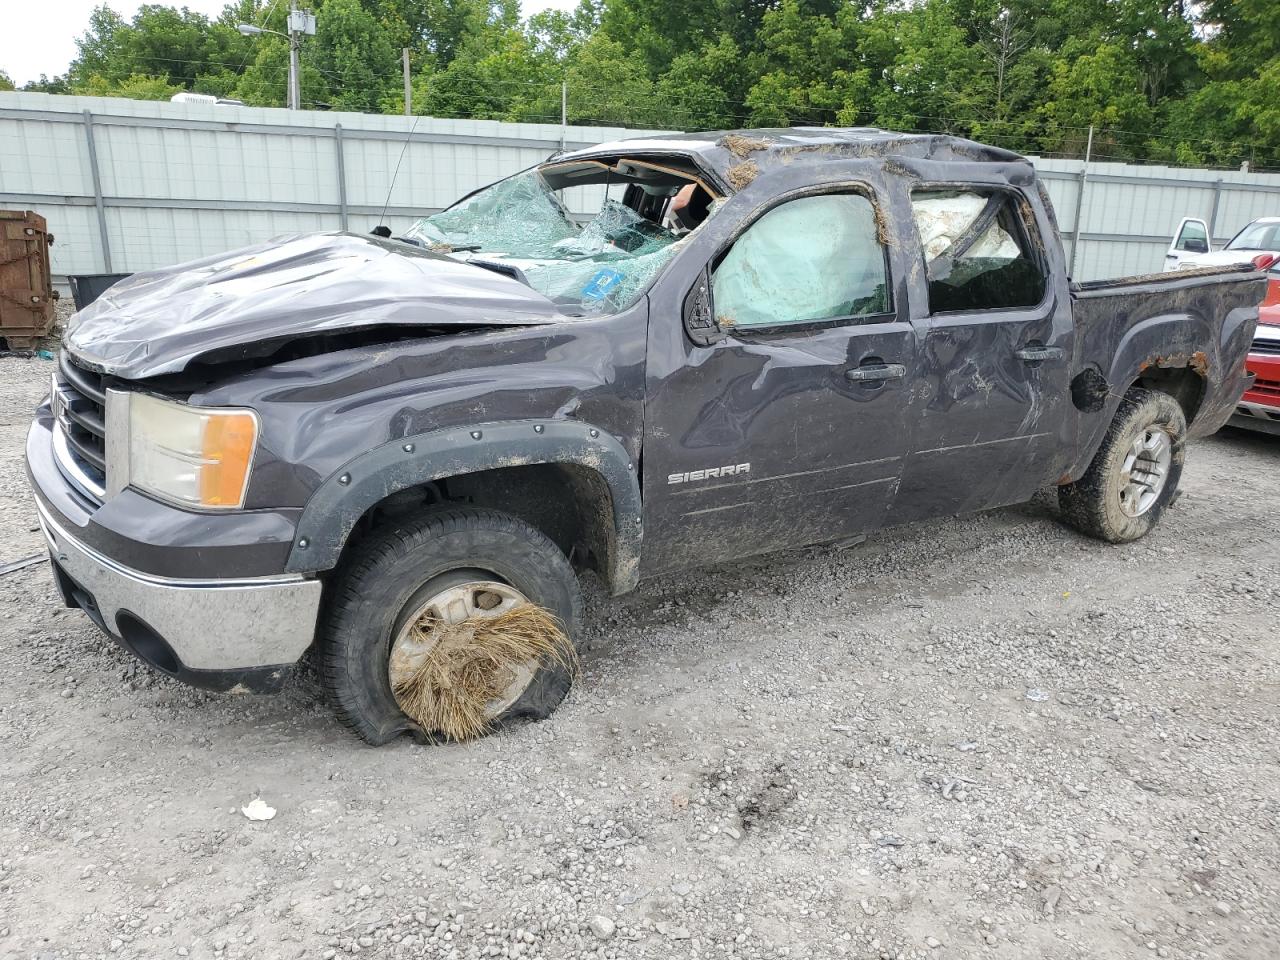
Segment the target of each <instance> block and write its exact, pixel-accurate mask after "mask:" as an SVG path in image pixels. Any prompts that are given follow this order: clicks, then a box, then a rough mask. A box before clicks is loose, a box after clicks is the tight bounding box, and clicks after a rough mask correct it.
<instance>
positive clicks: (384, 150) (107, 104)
mask: <svg viewBox="0 0 1280 960" xmlns="http://www.w3.org/2000/svg"><path fill="white" fill-rule="evenodd" d="M411 132H412V136H411V137H410V136H409V135H410V133H411ZM647 132H648V131H643V130H626V129H622V128H609V127H568V128H567V129H565V130H563V131H562V130H561V128H560V127H559V126H555V125H550V124H531V123H530V124H525V123H519V124H517V123H498V122H496V121H490V120H439V119H433V118H428V117H420V118H409V117H395V116H378V115H370V114H357V113H327V112H319V111H297V112H290V111H287V110H277V109H258V108H248V107H236V106H215V105H210V104H199V103H151V102H146V101H138V100H120V99H104V98H99V97H57V96H50V95H48V94H38V93H0V207H16V208H29V209H32V210H35V211H36V212H38V213H41V214H43V215H44V216H45V217H47V218H48V220H49V226H50V230H51V231H52V232H53V233H54V234H55V235H56V237H57V243H56V244H55V245H54V247H53V271H54V273H55V274H58V275H66V274H85V273H99V272H130V271H136V270H145V269H149V268H152V267H158V266H164V265H167V264H171V263H177V262H180V261H183V260H189V259H193V258H196V257H201V256H205V255H208V254H213V253H217V252H219V251H222V250H228V249H232V248H235V247H240V246H244V245H246V244H250V243H256V242H259V241H261V240H264V239H267V238H269V237H272V236H276V235H278V234H282V233H292V232H297V231H307V230H334V229H339V228H342V227H346V228H348V229H351V230H356V231H367V230H369V229H371V228H372V227H373V226H375V225H376V224H377V223H380V222H386V223H387V224H388V225H389V226H391V228H392V229H393V230H395V231H400V230H403V229H404V228H405V227H407V226H408V225H409V223H410V222H412V220H413V218H414V217H416V216H421V215H422V214H424V213H430V212H432V211H434V210H438V209H440V208H442V207H444V206H447V205H448V204H450V203H452V202H453V201H454V200H456V199H457V198H458V197H460V196H462V195H463V194H465V193H467V192H469V191H471V190H474V189H475V188H477V187H480V186H483V185H484V184H486V183H490V182H492V181H494V180H497V179H499V178H500V177H503V176H505V175H507V174H510V173H513V172H515V171H516V170H519V169H522V168H524V167H527V166H529V165H531V164H534V163H537V162H538V161H540V160H543V159H545V158H546V157H547V156H548V155H549V154H551V153H552V152H553V151H554V150H556V149H558V148H559V146H560V144H561V139H562V137H563V138H564V142H565V144H566V145H567V146H569V147H571V148H572V147H578V146H586V145H588V144H592V143H599V142H601V141H604V140H614V139H619V138H623V137H627V136H642V135H644V134H645V133H647ZM406 144H407V146H406ZM402 152H403V159H401V156H402ZM95 160H96V164H95ZM397 163H399V165H400V171H399V175H398V176H397V177H396V179H395V186H394V189H393V190H392V192H391V196H390V198H389V205H388V207H387V215H386V216H385V217H381V216H380V214H381V210H382V207H383V204H384V203H388V197H387V186H388V184H389V183H390V182H391V178H392V175H393V173H394V171H395V169H396V165H397ZM1035 163H1036V166H1037V168H1038V169H1039V171H1040V173H1041V175H1042V176H1043V177H1044V179H1045V182H1046V184H1047V186H1048V189H1049V194H1050V196H1051V197H1052V199H1053V202H1054V207H1055V208H1056V210H1057V214H1058V221H1059V224H1060V225H1061V228H1062V234H1063V238H1064V242H1065V244H1066V246H1067V249H1068V253H1070V246H1071V237H1072V234H1073V232H1074V230H1075V222H1076V209H1077V202H1078V198H1079V196H1080V172H1081V166H1082V164H1081V163H1080V162H1079V161H1076V160H1044V159H1037V160H1035ZM95 167H96V171H97V183H95V177H94V171H95ZM99 203H100V204H101V216H99V209H98V205H99ZM1266 215H1280V175H1275V174H1246V173H1240V172H1236V171H1216V170H1191V169H1183V168H1171V167H1158V166H1135V165H1127V164H1117V163H1095V164H1090V165H1089V170H1088V180H1087V185H1086V188H1085V191H1084V199H1083V204H1082V205H1081V207H1080V219H1081V243H1080V250H1079V254H1078V256H1077V258H1076V270H1075V275H1076V277H1077V278H1079V279H1084V280H1088V279H1096V278H1102V277H1113V276H1122V275H1125V274H1133V273H1149V272H1153V271H1158V270H1159V269H1160V268H1161V266H1162V264H1163V261H1164V253H1165V249H1166V248H1167V246H1168V244H1169V238H1170V236H1171V234H1172V233H1173V231H1174V229H1175V227H1176V226H1177V224H1178V221H1179V220H1180V219H1181V218H1182V217H1184V216H1200V217H1203V218H1204V219H1205V220H1207V221H1209V222H1210V223H1211V225H1212V226H1213V228H1214V229H1213V233H1214V238H1215V240H1216V241H1218V242H1224V241H1225V240H1227V239H1228V238H1230V237H1231V236H1232V235H1234V234H1235V232H1236V231H1237V230H1239V229H1240V228H1241V227H1243V226H1244V225H1245V224H1246V223H1248V222H1249V221H1250V220H1253V219H1255V218H1257V217H1260V216H1266ZM104 234H105V250H104ZM107 252H109V261H110V262H109V263H108V256H107Z"/></svg>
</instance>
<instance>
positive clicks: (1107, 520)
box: [1058, 387, 1187, 543]
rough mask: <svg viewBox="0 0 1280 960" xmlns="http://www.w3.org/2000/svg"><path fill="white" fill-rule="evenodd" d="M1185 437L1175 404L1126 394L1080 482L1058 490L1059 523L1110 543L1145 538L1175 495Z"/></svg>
mask: <svg viewBox="0 0 1280 960" xmlns="http://www.w3.org/2000/svg"><path fill="white" fill-rule="evenodd" d="M1186 437H1187V422H1186V418H1185V416H1184V415H1183V413H1182V407H1181V406H1180V405H1179V404H1178V401H1176V400H1175V399H1173V397H1171V396H1169V395H1168V394H1167V393H1161V392H1159V391H1157V390H1146V389H1143V388H1141V387H1134V388H1132V389H1130V390H1129V392H1128V393H1127V394H1126V395H1125V398H1124V399H1123V400H1122V401H1120V407H1119V409H1118V410H1116V415H1115V419H1113V420H1112V421H1111V426H1110V427H1109V428H1108V430H1107V434H1106V436H1105V437H1104V438H1103V440H1102V446H1101V447H1099V448H1098V452H1097V453H1096V454H1095V455H1094V458H1093V462H1092V463H1090V464H1089V469H1088V470H1086V471H1085V473H1084V476H1082V477H1081V478H1080V479H1079V480H1077V481H1076V482H1075V483H1068V484H1065V485H1063V486H1061V487H1059V488H1058V503H1059V505H1060V506H1061V508H1062V517H1063V519H1064V520H1065V521H1066V522H1067V523H1069V524H1070V525H1071V526H1073V527H1075V528H1076V529H1077V530H1079V531H1080V532H1081V533H1087V534H1089V535H1090V536H1092V537H1097V538H1098V539H1100V540H1106V541H1109V542H1111V543H1128V542H1129V541H1132V540H1137V539H1138V538H1140V537H1143V536H1145V535H1146V534H1147V532H1148V531H1150V530H1151V528H1152V527H1154V526H1155V525H1156V524H1157V523H1158V522H1159V521H1160V517H1161V515H1162V514H1163V513H1164V510H1165V508H1166V507H1167V506H1168V505H1169V502H1170V500H1171V499H1172V498H1173V496H1174V494H1175V493H1176V491H1177V489H1178V481H1179V480H1180V479H1181V477H1182V461H1183V454H1184V448H1185V445H1186Z"/></svg>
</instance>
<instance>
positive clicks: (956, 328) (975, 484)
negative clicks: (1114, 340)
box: [893, 186, 1072, 521]
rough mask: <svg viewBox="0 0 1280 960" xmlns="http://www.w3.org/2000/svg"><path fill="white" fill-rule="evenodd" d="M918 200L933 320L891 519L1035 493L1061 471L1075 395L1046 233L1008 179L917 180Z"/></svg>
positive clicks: (924, 283) (1066, 318)
mask: <svg viewBox="0 0 1280 960" xmlns="http://www.w3.org/2000/svg"><path fill="white" fill-rule="evenodd" d="M911 206H912V213H913V219H914V221H915V226H916V231H917V234H918V236H919V243H920V248H921V250H922V252H923V259H924V269H923V270H922V271H918V272H917V276H918V277H919V278H920V279H919V280H918V282H917V283H916V285H915V287H914V288H913V291H912V293H913V298H914V299H915V300H917V301H920V300H923V301H924V302H923V303H917V310H916V311H914V312H916V314H917V315H919V313H920V312H921V311H920V309H919V308H921V307H923V312H924V313H926V314H927V326H926V332H925V337H924V344H923V348H922V351H921V357H920V380H919V384H918V387H917V393H916V396H915V398H914V401H913V418H914V420H915V436H914V441H913V450H912V454H911V456H910V458H909V459H908V461H907V464H906V467H905V469H904V472H903V478H902V488H901V491H900V493H899V496H898V501H897V504H896V507H895V510H894V514H893V519H894V520H895V521H907V520H916V519H923V518H926V517H934V516H942V515H948V514H954V513H964V512H967V511H971V510H980V509H984V508H987V507H995V506H1000V505H1003V504H1008V503H1019V502H1022V501H1025V500H1028V499H1030V498H1031V497H1032V496H1033V495H1034V493H1035V491H1036V490H1037V489H1038V488H1039V487H1040V486H1042V485H1043V484H1044V483H1046V482H1049V481H1051V480H1052V479H1054V478H1056V475H1057V474H1056V472H1055V471H1056V470H1057V468H1058V465H1059V464H1060V463H1061V462H1062V458H1063V456H1064V451H1063V444H1062V440H1061V436H1060V434H1061V430H1062V427H1063V418H1064V416H1065V415H1066V407H1065V404H1066V403H1068V402H1069V400H1068V392H1069V391H1068V376H1069V375H1068V370H1069V364H1070V360H1071V347H1072V327H1071V305H1070V302H1069V297H1068V294H1067V293H1066V287H1065V285H1064V284H1054V283H1053V282H1051V277H1052V273H1051V270H1050V266H1049V258H1048V257H1047V256H1046V254H1045V248H1044V242H1043V236H1044V235H1045V234H1044V233H1043V232H1042V230H1041V227H1040V225H1039V224H1038V223H1037V220H1036V216H1035V213H1034V207H1033V206H1032V204H1031V203H1030V202H1029V201H1028V200H1027V198H1026V197H1024V196H1022V195H1021V194H1020V193H1019V192H1018V191H1017V190H1015V189H1011V188H1004V187H978V186H962V187H957V186H928V187H919V188H917V189H915V190H914V191H912V193H911Z"/></svg>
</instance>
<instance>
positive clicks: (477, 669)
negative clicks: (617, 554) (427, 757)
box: [320, 508, 581, 744]
mask: <svg viewBox="0 0 1280 960" xmlns="http://www.w3.org/2000/svg"><path fill="white" fill-rule="evenodd" d="M580 608H581V597H580V594H579V591H578V582H577V578H576V577H575V576H574V573H573V570H572V568H571V567H570V566H569V562H568V560H567V559H566V558H565V556H564V554H563V553H562V552H561V551H560V549H559V548H558V547H556V545H555V544H554V543H552V542H551V540H549V539H548V538H547V537H546V536H545V535H544V534H543V533H541V532H540V531H539V530H537V529H536V528H534V527H532V526H530V525H529V524H527V523H525V522H523V521H521V520H518V519H516V518H515V517H511V516H509V515H507V514H503V513H500V512H498V511H495V510H485V509H473V508H455V509H448V510H443V511H440V512H438V513H433V514H430V515H427V516H424V517H421V518H418V519H416V520H414V521H412V522H410V523H409V524H407V525H404V526H401V527H397V528H395V529H391V530H388V531H386V532H384V533H381V534H375V535H374V536H373V537H371V538H370V539H369V540H368V541H367V542H365V543H364V544H361V545H360V546H358V547H356V548H355V552H354V555H353V556H352V557H350V558H349V559H348V560H347V562H346V563H345V564H344V567H343V569H342V571H341V572H340V574H339V575H338V577H337V579H336V581H335V583H334V586H333V592H332V599H331V601H330V604H329V608H328V616H327V621H326V625H325V631H324V635H323V637H322V639H321V647H320V653H321V665H322V672H323V675H324V679H325V683H326V686H327V687H328V688H329V691H330V693H331V695H332V697H333V700H334V703H335V704H336V706H337V711H338V715H339V717H340V718H341V719H342V720H343V721H344V722H345V723H346V724H347V725H348V726H350V727H351V728H352V729H353V730H354V731H355V732H356V733H357V734H359V735H360V736H361V737H362V738H363V739H365V740H367V741H369V742H370V743H373V744H381V743H386V742H387V741H388V740H391V739H392V738H394V737H395V736H397V735H399V734H401V733H412V734H415V735H417V736H418V737H419V738H421V739H451V738H454V739H456V738H461V737H462V736H466V735H475V734H478V733H483V732H487V731H488V730H490V729H493V728H496V727H498V726H501V725H502V724H505V723H509V722H511V721H513V720H518V719H533V720H540V719H543V718H545V717H547V716H549V715H550V714H551V712H552V711H553V710H554V709H555V708H556V707H557V706H558V705H559V704H560V702H561V701H562V700H563V699H564V698H565V696H566V694H567V693H568V691H569V687H570V685H571V683H572V679H573V664H574V661H573V654H572V647H571V645H569V640H568V638H569V637H572V635H573V634H572V631H573V630H574V628H575V626H576V623H577V620H578V616H579V613H580ZM548 615H549V616H548ZM515 621H519V622H520V623H521V624H523V625H524V626H523V629H524V631H525V633H524V634H523V635H522V636H520V637H517V638H516V640H517V642H516V643H510V642H507V640H508V638H506V637H500V638H499V640H500V642H501V643H502V646H501V648H500V649H499V651H498V653H497V654H495V653H494V650H495V647H494V646H493V644H492V643H489V640H490V639H491V638H492V633H493V631H494V629H495V628H496V627H497V626H500V625H502V624H507V623H512V622H515ZM529 623H532V624H533V625H534V627H535V628H541V627H543V626H545V627H547V629H548V630H558V631H559V634H558V637H555V638H550V637H548V638H545V639H544V640H539V639H538V638H537V637H536V636H534V637H533V638H532V639H533V641H534V644H533V646H528V645H527V641H528V640H529V639H530V638H529V637H528V624H529ZM520 643H525V644H526V645H525V646H520V645H519V644H520ZM486 644H488V645H486ZM424 677H425V678H427V681H429V682H427V683H426V684H425V685H424V683H423V682H422V678H424ZM462 691H465V696H464V695H463V692H462ZM468 698H470V699H468ZM460 709H461V711H462V714H463V716H462V717H461V718H460V719H459V710H460ZM468 730H469V731H471V734H467V733H465V732H459V731H468Z"/></svg>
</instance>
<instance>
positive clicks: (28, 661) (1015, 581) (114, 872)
mask: <svg viewBox="0 0 1280 960" xmlns="http://www.w3.org/2000/svg"><path fill="white" fill-rule="evenodd" d="M51 366H52V365H51V364H50V363H49V362H48V361H44V360H39V359H21V358H4V359H0V403H3V410H4V414H3V416H2V417H0V477H2V479H3V482H4V485H5V490H6V495H5V496H4V498H3V500H2V501H0V542H3V543H4V545H5V546H4V550H3V553H2V554H0V562H5V561H8V560H13V559H17V558H19V557H21V556H24V555H27V554H31V553H34V552H36V551H38V550H40V549H42V541H41V538H40V534H39V532H38V530H37V528H36V522H35V509H34V507H33V505H32V502H31V497H30V494H29V492H28V491H27V489H26V480H25V475H24V468H23V465H22V446H23V437H24V435H25V432H26V427H27V421H28V416H29V411H30V410H31V408H32V407H33V406H34V405H35V403H36V402H37V401H38V399H39V398H40V397H41V396H42V395H43V394H44V393H45V391H46V389H47V382H48V377H49V371H50V369H51ZM1278 466H1280V439H1277V440H1273V439H1270V438H1266V437H1260V436H1253V435H1248V434H1244V433H1240V432H1236V431H1230V430H1228V431H1224V432H1223V433H1221V434H1219V435H1218V436H1216V437H1213V438H1210V439H1208V440H1204V441H1200V442H1197V443H1195V444H1194V445H1193V446H1192V448H1191V450H1190V455H1189V460H1188V465H1187V468H1186V472H1185V473H1184V476H1183V490H1184V494H1183V496H1182V498H1181V500H1179V501H1178V503H1177V505H1176V508H1175V509H1174V510H1172V511H1170V513H1169V514H1168V515H1167V516H1166V517H1165V519H1164V521H1163V524H1162V526H1161V527H1159V528H1158V530H1157V532H1156V534H1155V535H1153V536H1151V537H1149V538H1147V539H1146V540H1144V541H1141V542H1139V543H1136V544H1132V545H1129V546H1124V547H1113V546H1107V545H1104V544H1101V543H1098V542H1094V541H1090V540H1087V539H1085V538H1083V537H1081V536H1078V535H1076V534H1075V533H1072V532H1070V531H1069V530H1067V529H1065V528H1064V527H1062V526H1060V525H1058V523H1057V522H1056V521H1055V520H1054V518H1053V513H1054V509H1055V507H1054V500H1053V499H1052V497H1049V496H1044V497H1042V498H1040V499H1038V500H1037V501H1036V502H1035V503H1032V504H1029V505H1026V506H1023V507H1018V508H1013V509H1006V510H1000V511H996V512H993V513H988V514H983V515H979V516H974V517H966V518H961V519H953V520H947V521H943V522H940V523H935V524H931V525H919V526H915V527H911V528H907V529H900V530H892V531H887V532H885V533H882V534H879V535H877V536H875V537H873V538H871V540H870V541H869V542H867V543H865V544H863V545H862V546H859V547H856V548H853V549H849V550H837V549H834V548H825V547H824V548H815V549H811V550H805V551H793V552H791V553H788V554H785V555H782V556H780V557H776V558H772V559H767V560H763V559H762V560H758V561H751V562H747V563H740V564H736V565H733V566H726V567H720V568H716V569H712V570H708V571H704V572H699V573H695V574H691V575H688V576H683V577H679V578H670V579H664V580H660V581H654V582H649V583H646V584H644V585H643V586H642V587H641V589H640V590H639V591H637V592H636V593H634V594H631V595H629V596H627V597H623V598H621V599H619V600H614V601H610V600H607V599H606V598H604V597H603V596H602V595H601V593H600V591H599V589H598V588H595V587H594V586H592V585H588V586H589V587H590V590H589V596H588V613H587V622H586V628H585V635H584V643H585V644H586V646H587V648H588V649H587V651H586V653H585V655H584V673H583V676H582V677H581V679H580V681H579V683H578V685H577V686H576V687H575V689H574V690H573V692H572V693H571V694H570V696H569V699H568V700H567V701H566V702H565V704H564V705H563V706H562V707H561V709H560V710H559V711H558V713H556V715H555V716H554V717H553V718H552V719H551V720H549V721H547V722H545V723H541V724H535V725H525V726H520V727H515V728H512V729H508V730H505V731H503V732H501V733H500V734H498V735H496V736H493V737H491V738H489V739H487V740H483V741H480V742H476V743H472V744H468V745H445V746H434V747H423V746H418V745H415V744H414V743H412V742H410V741H408V740H403V741H401V742H397V743H395V744H393V745H391V746H389V747H385V748H381V749H373V748H370V747H367V746H365V745H364V744H362V743H360V742H359V741H357V740H356V739H354V738H353V737H352V736H351V735H350V734H349V733H347V731H346V730H345V729H344V728H343V727H342V726H341V725H340V724H339V723H338V722H337V721H336V720H335V719H334V718H333V716H332V715H331V713H330V710H329V707H328V705H327V704H326V703H325V702H324V699H323V697H322V695H321V693H320V691H319V689H318V687H317V686H316V684H315V682H314V680H313V679H310V678H309V677H307V676H303V677H302V678H300V679H299V680H298V681H297V682H295V683H294V684H293V685H292V686H291V687H290V688H289V689H288V691H287V692H286V693H285V694H283V695H281V696H278V697H233V696H223V695H214V694H206V693H202V692H200V691H196V690H192V689H189V688H187V687H184V686H181V685H179V684H177V683H175V682H172V681H170V680H168V679H167V678H165V677H163V676H161V675H159V674H157V673H154V672H152V671H150V670H149V669H148V668H146V667H144V666H142V665H139V664H137V663H135V662H134V661H133V660H132V659H131V658H129V657H128V656H127V655H126V654H124V653H123V652H121V651H120V650H118V649H117V648H116V647H114V646H113V645H112V644H111V643H110V642H109V641H108V640H106V639H105V638H104V637H102V636H101V635H100V634H99V633H98V631H97V630H96V629H95V628H94V627H93V626H92V625H91V624H90V622H89V620H88V619H87V618H86V617H85V616H84V615H83V614H82V613H81V612H79V611H70V610H63V609H60V608H59V606H58V603H57V599H56V595H55V592H54V588H53V585H52V582H51V579H50V574H49V569H48V566H47V564H39V565H37V566H34V567H31V568H28V569H25V570H21V571H18V572H15V573H11V574H9V575H7V576H4V577H3V578H0V957H3V958H9V957H15V958H16V957H23V958H26V957H38V958H45V957H73V958H75V957H111V958H132V957H138V958H155V957H173V956H181V957H195V958H210V957H222V958H233V957H236V958H238V957H246V958H248V957H252V958H276V957H280V958H289V957H307V958H312V957H317V958H329V957H335V956H337V957H345V956H347V955H361V956H369V957H466V958H471V957H493V956H500V957H517V956H522V957H530V958H536V957H542V958H547V960H558V958H573V957H586V956H592V957H598V958H633V957H635V958H640V957H645V958H663V960H665V958H693V957H700V958H715V957H743V958H775V957H795V958H826V957H850V958H877V957H882V958H905V957H913V958H924V957H929V958H939V960H941V958H946V957H991V958H1030V957H1035V958H1041V957H1043V958H1057V960H1067V958H1088V960H1108V958H1135V957H1147V956H1156V957H1177V958H1246V957H1248V958H1253V957H1257V958H1262V957H1272V956H1275V953H1276V950H1275V948H1274V946H1273V944H1275V943H1276V942H1277V941H1278V940H1280V767H1278V764H1277V761H1278V759H1280V751H1278V748H1277V733H1278V732H1280V724H1278V722H1277V718H1278V717H1280V683H1278V682H1277V681H1278V679H1280V667H1277V654H1278V653H1280V639H1278V638H1277V634H1276V621H1275V613H1274V611H1275V604H1276V600H1277V583H1278V582H1280V580H1278V579H1277V573H1278V571H1280V551H1278V550H1277V544H1278V543H1280V485H1278V484H1277V483H1276V477H1277V467H1278ZM258 796H261V798H262V799H263V800H264V801H265V802H266V803H267V804H268V805H270V806H272V807H274V808H275V809H276V811H277V812H276V815H275V817H274V819H271V820H267V821H261V822H255V821H251V820H249V819H247V818H246V816H245V815H243V814H242V813H241V807H243V806H246V805H248V804H249V802H250V801H251V800H253V799H254V798H255V797H258Z"/></svg>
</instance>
